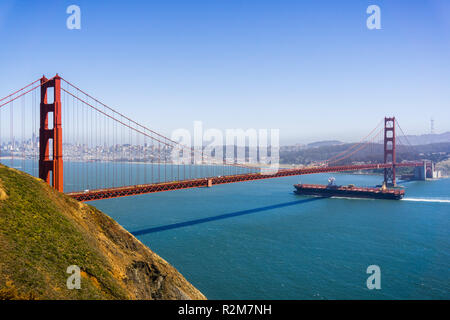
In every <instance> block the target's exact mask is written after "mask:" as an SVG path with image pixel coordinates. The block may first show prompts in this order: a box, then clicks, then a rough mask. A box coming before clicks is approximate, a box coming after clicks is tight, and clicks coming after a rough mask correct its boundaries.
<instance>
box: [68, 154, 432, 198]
mask: <svg viewBox="0 0 450 320" xmlns="http://www.w3.org/2000/svg"><path fill="white" fill-rule="evenodd" d="M395 166H396V167H417V166H423V162H410V163H397V164H396V165H395ZM390 167H392V164H363V165H350V166H334V167H309V168H308V167H306V168H300V169H283V170H279V171H278V172H276V173H272V174H261V173H249V174H238V175H230V176H217V177H210V178H200V179H192V180H181V181H173V182H164V183H154V184H145V185H135V186H127V187H117V188H106V189H97V190H89V191H86V192H71V193H68V194H67V195H69V196H71V197H73V198H74V199H76V200H78V201H92V200H101V199H110V198H117V197H126V196H133V195H139V194H145V193H154V192H162V191H170V190H180V189H188V188H199V187H208V184H212V185H215V184H225V183H235V182H242V181H252V180H260V179H270V178H281V177H288V176H297V175H305V174H314V173H326V172H345V171H354V170H374V169H384V168H390Z"/></svg>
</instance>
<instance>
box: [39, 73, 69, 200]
mask: <svg viewBox="0 0 450 320" xmlns="http://www.w3.org/2000/svg"><path fill="white" fill-rule="evenodd" d="M49 88H53V102H51V103H48V100H49V92H48V89H49ZM49 116H52V121H51V124H52V127H49ZM50 142H52V145H51V146H52V150H51V151H52V152H51V154H50ZM50 173H51V177H50ZM39 178H41V179H43V180H44V181H45V182H47V183H48V184H49V185H51V186H53V188H55V189H56V190H58V191H60V192H63V191H64V187H63V181H64V175H63V155H62V127H61V78H60V77H59V76H58V75H56V76H55V77H54V78H52V79H50V80H48V79H47V78H45V76H44V77H42V78H41V104H40V129H39Z"/></svg>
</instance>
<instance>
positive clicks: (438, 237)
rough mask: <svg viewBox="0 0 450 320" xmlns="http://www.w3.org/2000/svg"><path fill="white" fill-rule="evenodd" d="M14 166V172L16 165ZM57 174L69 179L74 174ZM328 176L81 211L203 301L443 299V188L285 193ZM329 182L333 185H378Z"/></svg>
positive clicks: (121, 201)
mask: <svg viewBox="0 0 450 320" xmlns="http://www.w3.org/2000/svg"><path fill="white" fill-rule="evenodd" d="M3 162H5V161H3ZM5 164H7V165H8V163H7V162H6V163H5ZM23 164H24V162H23V161H22V165H23ZM26 165H27V162H25V167H26ZM72 165H75V166H80V165H81V164H72ZM15 166H16V167H17V168H18V169H21V168H20V166H21V165H20V163H19V162H18V164H16V165H15ZM28 166H29V167H32V165H31V164H28ZM66 166H67V168H68V170H66V174H67V175H70V172H72V171H74V170H71V164H70V163H67V164H65V169H66ZM137 166H141V165H137ZM25 170H27V168H25ZM30 170H31V169H30ZM74 172H76V171H74ZM329 176H330V174H318V175H308V176H299V177H286V178H279V179H269V180H264V181H254V182H242V183H235V184H229V185H217V186H213V187H212V188H200V189H187V190H179V191H170V192H163V193H155V194H148V195H141V196H134V197H125V198H116V199H109V200H101V201H95V202H89V204H91V205H94V206H96V207H97V208H99V209H100V210H102V211H104V212H105V213H107V214H108V215H110V216H111V217H112V218H113V219H115V220H116V221H118V222H119V223H120V224H121V225H122V226H124V227H125V228H126V229H127V230H128V231H130V232H132V233H134V234H135V235H136V236H137V237H138V238H139V239H140V240H141V241H142V242H143V243H144V244H146V245H147V246H149V247H150V248H151V249H152V250H154V251H155V252H156V253H158V254H159V255H160V256H161V257H163V258H164V259H165V260H167V261H168V262H169V263H171V264H172V265H173V266H175V267H176V268H177V269H178V270H179V271H180V272H181V273H182V274H183V275H184V276H185V277H186V278H187V279H188V280H189V281H190V282H191V283H192V284H193V285H195V286H196V287H197V288H198V289H199V290H201V291H202V292H203V293H204V294H205V295H206V296H207V297H208V298H210V299H449V298H450V271H449V267H450V239H449V231H450V219H449V218H450V179H443V180H436V181H426V182H422V181H415V182H401V185H403V186H404V187H405V190H406V196H405V199H404V200H401V201H389V200H361V199H323V198H312V197H304V196H298V195H295V194H294V193H293V189H294V188H293V184H294V183H298V182H299V181H302V182H305V183H326V181H327V179H328V177H329ZM334 176H335V177H336V181H337V183H338V184H350V183H353V184H355V185H361V186H373V185H376V184H379V183H380V181H381V177H379V176H362V175H348V174H336V175H334ZM72 182H73V181H72ZM66 183H69V179H67V178H66ZM75 187H76V186H75ZM75 187H74V188H75ZM369 265H378V266H379V267H380V268H381V290H369V289H367V287H366V280H367V277H368V276H369V275H368V274H367V273H366V269H367V267H368V266H369Z"/></svg>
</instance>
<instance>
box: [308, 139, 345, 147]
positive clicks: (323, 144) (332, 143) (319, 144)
mask: <svg viewBox="0 0 450 320" xmlns="http://www.w3.org/2000/svg"><path fill="white" fill-rule="evenodd" d="M340 144H343V142H341V141H338V140H325V141H317V142H312V143H308V144H307V145H306V147H307V148H318V147H326V146H335V145H340Z"/></svg>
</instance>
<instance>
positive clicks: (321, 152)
mask: <svg viewBox="0 0 450 320" xmlns="http://www.w3.org/2000/svg"><path fill="white" fill-rule="evenodd" d="M352 146H354V144H351V143H348V144H339V145H328V146H320V147H316V148H303V149H290V148H289V147H284V148H280V163H282V164H305V165H307V164H314V163H317V162H321V161H325V160H327V159H330V158H333V157H335V158H334V159H340V158H339V155H342V154H344V152H345V151H346V150H348V149H349V148H350V147H352ZM353 150H357V149H353ZM350 153H352V152H350ZM449 157H450V142H441V143H432V144H425V145H416V146H413V147H411V146H405V145H398V146H397V161H398V162H401V161H403V160H407V161H415V160H421V159H428V160H432V161H434V162H440V161H444V160H446V159H448V158H449ZM383 161H384V159H383V145H382V144H373V145H370V146H367V147H366V148H364V149H362V150H360V151H358V152H355V153H353V154H351V155H350V157H348V158H347V157H346V158H345V159H342V160H341V161H336V162H334V164H336V165H337V164H341V165H342V164H349V163H352V162H372V163H380V162H383Z"/></svg>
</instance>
